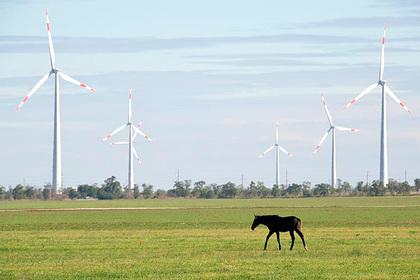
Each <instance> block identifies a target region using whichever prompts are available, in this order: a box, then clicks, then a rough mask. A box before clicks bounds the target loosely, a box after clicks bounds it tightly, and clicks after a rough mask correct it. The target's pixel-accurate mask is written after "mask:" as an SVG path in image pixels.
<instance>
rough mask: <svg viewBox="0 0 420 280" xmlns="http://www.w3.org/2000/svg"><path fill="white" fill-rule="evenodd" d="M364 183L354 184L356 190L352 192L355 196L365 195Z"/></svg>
mask: <svg viewBox="0 0 420 280" xmlns="http://www.w3.org/2000/svg"><path fill="white" fill-rule="evenodd" d="M365 186H366V185H365V183H364V182H363V181H359V182H357V184H356V188H355V189H354V192H355V193H356V194H357V195H365V194H366V188H365Z"/></svg>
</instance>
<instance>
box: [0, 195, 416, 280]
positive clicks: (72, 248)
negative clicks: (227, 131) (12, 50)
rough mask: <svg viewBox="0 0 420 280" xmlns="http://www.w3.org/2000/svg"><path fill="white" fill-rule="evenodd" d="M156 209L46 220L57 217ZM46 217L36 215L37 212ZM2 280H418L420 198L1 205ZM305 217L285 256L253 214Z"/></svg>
mask: <svg viewBox="0 0 420 280" xmlns="http://www.w3.org/2000/svg"><path fill="white" fill-rule="evenodd" d="M79 207H83V208H85V207H86V208H110V207H111V208H124V207H130V208H137V207H145V208H153V209H135V210H123V209H120V210H107V211H99V210H98V211H97V210H90V211H44V210H45V209H56V208H79ZM35 208H37V209H40V208H42V209H44V210H43V211H39V210H38V211H34V210H33V209H35ZM0 209H9V210H13V209H15V210H17V209H27V210H25V211H0V279H104V278H109V279H399V280H403V279H419V275H420V197H381V198H311V199H266V200H239V199H238V200H194V199H191V200H188V199H172V200H138V201H128V200H124V201H45V202H44V201H35V202H34V201H17V202H4V201H0ZM254 213H255V214H279V215H283V216H286V215H296V216H299V217H300V218H301V219H302V220H303V232H304V234H305V238H306V240H307V243H308V248H309V251H308V252H304V250H303V247H302V244H301V242H300V240H299V239H296V243H295V249H294V250H293V251H289V246H290V237H289V235H288V234H283V235H282V236H281V238H282V246H283V249H282V251H278V250H277V244H276V242H275V238H273V239H271V240H270V242H269V246H268V250H267V251H263V250H262V247H263V245H264V239H265V236H266V234H267V230H266V229H265V228H264V227H259V228H257V229H256V230H255V231H251V230H250V225H251V222H252V219H253V214H254Z"/></svg>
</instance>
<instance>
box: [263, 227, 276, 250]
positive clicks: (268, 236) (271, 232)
mask: <svg viewBox="0 0 420 280" xmlns="http://www.w3.org/2000/svg"><path fill="white" fill-rule="evenodd" d="M273 233H274V231H270V232H269V233H268V235H267V238H266V239H265V244H264V250H266V249H267V242H268V239H269V238H270V236H271V235H272V234H273Z"/></svg>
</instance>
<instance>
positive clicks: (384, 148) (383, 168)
mask: <svg viewBox="0 0 420 280" xmlns="http://www.w3.org/2000/svg"><path fill="white" fill-rule="evenodd" d="M385 33H386V26H385V27H384V34H383V36H382V38H381V44H382V52H381V60H380V65H379V81H378V82H376V83H374V84H372V85H370V86H369V87H367V88H366V89H365V90H364V91H362V93H360V94H359V95H358V96H356V97H355V98H353V100H352V101H350V102H349V103H348V104H347V105H346V106H345V108H349V107H350V106H351V105H353V104H354V103H356V102H357V101H358V100H359V99H360V98H362V97H363V96H365V95H366V94H368V93H369V92H371V91H372V90H373V89H375V88H376V87H379V86H380V87H381V88H382V113H381V159H380V178H379V180H380V182H381V183H382V184H383V185H384V186H386V185H387V184H388V143H387V142H388V136H387V117H386V115H387V113H386V94H388V95H389V97H391V98H392V99H393V100H394V101H395V102H397V103H398V104H400V106H401V107H402V108H403V109H404V110H406V111H407V112H410V110H409V109H408V108H407V106H405V105H404V102H402V101H401V100H400V99H399V98H398V97H397V96H396V95H395V94H394V93H393V92H392V91H391V89H390V88H389V87H388V86H387V85H386V81H385V80H384V79H383V75H384V64H385Z"/></svg>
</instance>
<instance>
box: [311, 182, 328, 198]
mask: <svg viewBox="0 0 420 280" xmlns="http://www.w3.org/2000/svg"><path fill="white" fill-rule="evenodd" d="M313 193H314V196H328V195H329V194H330V185H329V184H324V183H322V184H317V185H315V188H314V191H313Z"/></svg>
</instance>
